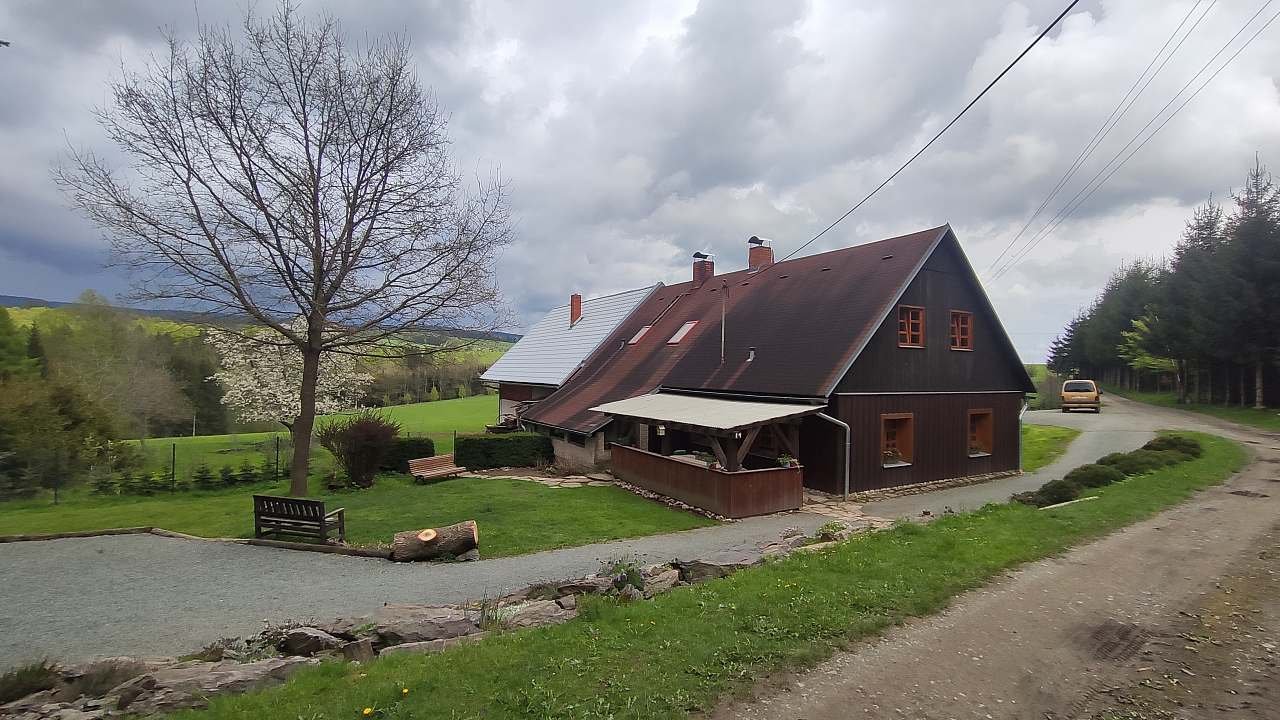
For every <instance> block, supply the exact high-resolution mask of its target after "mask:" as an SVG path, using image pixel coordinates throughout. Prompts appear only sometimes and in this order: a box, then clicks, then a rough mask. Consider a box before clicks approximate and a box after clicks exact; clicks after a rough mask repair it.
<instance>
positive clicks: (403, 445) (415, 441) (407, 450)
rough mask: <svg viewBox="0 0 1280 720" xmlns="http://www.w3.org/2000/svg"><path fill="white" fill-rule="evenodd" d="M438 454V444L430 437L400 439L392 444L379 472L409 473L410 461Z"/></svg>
mask: <svg viewBox="0 0 1280 720" xmlns="http://www.w3.org/2000/svg"><path fill="white" fill-rule="evenodd" d="M435 454H436V443H435V441H434V440H432V439H431V438H429V437H399V438H396V439H395V442H394V443H392V444H391V448H390V449H389V450H388V451H387V456H386V457H384V458H383V459H382V465H381V467H379V468H378V469H379V470H386V471H388V472H399V473H407V472H409V461H410V460H417V459H418V458H426V457H431V456H433V455H435Z"/></svg>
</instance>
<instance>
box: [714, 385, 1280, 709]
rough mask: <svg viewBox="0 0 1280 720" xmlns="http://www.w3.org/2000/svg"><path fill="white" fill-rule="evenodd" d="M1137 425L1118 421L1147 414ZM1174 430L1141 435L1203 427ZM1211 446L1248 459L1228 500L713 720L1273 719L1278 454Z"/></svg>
mask: <svg viewBox="0 0 1280 720" xmlns="http://www.w3.org/2000/svg"><path fill="white" fill-rule="evenodd" d="M1124 405H1125V403H1123V402H1117V403H1115V406H1114V407H1112V408H1111V409H1112V410H1113V411H1114V410H1115V409H1117V408H1120V407H1123V406H1124ZM1134 410H1135V412H1134V413H1129V412H1123V413H1115V416H1117V417H1124V416H1129V417H1131V418H1132V419H1133V421H1134V422H1137V421H1138V420H1139V419H1140V418H1138V417H1134V415H1135V414H1141V415H1146V413H1137V412H1136V409H1134ZM1173 415H1180V414H1179V413H1173V414H1170V413H1169V412H1168V411H1159V412H1152V413H1151V421H1152V422H1155V423H1156V426H1158V427H1185V426H1192V427H1203V426H1204V425H1205V423H1204V422H1203V421H1201V420H1200V419H1198V418H1196V417H1193V416H1183V417H1174V416H1173ZM1106 416H1107V412H1106V411H1104V412H1103V417H1104V418H1105V417H1106ZM1093 419H1094V418H1093V417H1092V416H1089V417H1087V418H1084V419H1082V420H1079V421H1075V420H1073V422H1085V423H1087V422H1089V421H1090V420H1093ZM1148 426H1150V425H1148ZM1111 432H1115V430H1112V431H1111ZM1219 434H1224V435H1226V434H1231V435H1234V436H1235V437H1237V438H1239V439H1241V440H1244V441H1246V442H1249V443H1251V445H1252V447H1253V448H1254V449H1255V450H1256V451H1257V453H1258V458H1257V461H1256V462H1254V463H1253V464H1252V465H1250V466H1249V467H1248V468H1246V469H1245V470H1244V471H1243V472H1242V473H1240V474H1239V475H1237V476H1235V477H1234V478H1231V479H1230V480H1228V481H1227V482H1226V483H1225V484H1224V485H1221V486H1217V487H1213V488H1209V489H1206V490H1204V491H1203V492H1200V493H1197V494H1196V495H1195V496H1194V497H1193V498H1192V499H1191V500H1189V501H1188V502H1186V503H1184V504H1182V505H1180V506H1178V507H1176V508H1173V509H1171V510H1168V511H1166V512H1164V513H1161V514H1159V515H1157V516H1155V517H1153V518H1151V519H1149V520H1147V521H1144V522H1141V523H1137V524H1135V525H1132V526H1130V527H1128V528H1125V529H1123V530H1121V531H1118V532H1116V533H1113V534H1111V535H1109V536H1107V537H1105V538H1102V539H1101V540H1098V541H1097V542H1094V543H1091V544H1088V545H1084V546H1081V547H1078V548H1076V549H1074V550H1071V551H1070V552H1067V553H1065V554H1064V555H1063V556H1061V557H1056V558H1050V559H1047V560H1043V561H1040V562H1036V563H1032V564H1029V565H1027V566H1024V567H1021V568H1019V569H1017V570H1015V571H1013V572H1011V573H1009V575H1008V576H1006V577H1005V578H1004V579H1002V580H1000V581H998V582H996V583H994V584H992V585H990V586H987V587H984V588H981V589H979V590H975V591H973V592H970V593H968V594H966V595H964V596H962V597H960V598H958V599H957V600H956V601H955V602H954V603H953V605H952V606H951V608H950V609H948V610H947V611H945V612H943V613H940V614H938V615H935V616H932V617H928V618H922V619H919V620H913V621H910V622H908V623H906V624H905V625H903V626H901V627H898V628H895V629H893V630H891V631H889V632H888V633H886V634H885V635H884V636H883V637H882V638H880V639H878V640H874V641H871V642H868V643H866V644H865V645H863V646H861V647H859V648H857V649H855V650H853V651H850V652H843V653H838V654H837V655H836V656H835V657H833V658H832V659H831V660H829V661H827V662H825V663H822V664H821V665H819V666H818V667H816V668H814V669H813V670H811V671H809V672H806V673H802V674H799V675H796V676H792V677H786V678H778V679H777V680H776V681H775V682H774V683H772V685H768V686H765V685H762V687H761V694H762V696H761V697H760V698H759V699H757V700H755V701H751V702H743V703H734V704H729V705H727V706H725V707H722V708H720V710H719V711H718V712H716V713H715V714H714V715H713V718H714V719H715V720H728V719H729V718H735V719H737V718H769V720H801V719H803V720H837V719H840V720H844V719H845V718H867V719H868V720H876V719H881V720H899V719H901V718H917V719H921V720H933V719H937V720H943V719H950V720H956V719H965V720H968V719H974V720H981V719H986V720H992V719H998V720H1005V719H1008V720H1024V719H1026V718H1036V719H1039V720H1067V719H1071V720H1086V719H1088V720H1104V719H1105V720H1118V719H1119V718H1149V719H1150V720H1155V719H1156V718H1162V719H1163V718H1169V719H1172V718H1180V719H1184V720H1191V719H1196V720H1210V719H1211V718H1212V719H1217V718H1259V719H1261V718H1267V719H1269V720H1276V719H1277V718H1280V683H1277V682H1276V679H1277V676H1278V673H1277V670H1276V668H1277V666H1278V664H1280V651H1278V650H1277V645H1276V634H1275V633H1276V632H1277V631H1278V630H1280V568H1278V567H1277V564H1276V563H1277V560H1276V558H1277V555H1276V554H1275V553H1276V552H1277V551H1280V545H1278V543H1280V525H1278V524H1277V518H1278V517H1280V485H1277V483H1280V477H1278V473H1277V468H1280V464H1278V463H1280V441H1278V440H1277V436H1276V434H1274V433H1252V432H1243V431H1231V432H1229V433H1228V432H1220V431H1219Z"/></svg>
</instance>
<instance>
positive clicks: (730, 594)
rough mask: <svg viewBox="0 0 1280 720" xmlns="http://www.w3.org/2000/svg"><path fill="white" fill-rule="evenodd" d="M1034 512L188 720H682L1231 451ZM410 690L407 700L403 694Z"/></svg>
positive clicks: (1182, 489)
mask: <svg viewBox="0 0 1280 720" xmlns="http://www.w3.org/2000/svg"><path fill="white" fill-rule="evenodd" d="M1197 437H1199V438H1200V439H1201V441H1202V442H1203V443H1204V444H1205V455H1204V457H1202V458H1200V459H1197V460H1193V461H1189V462H1186V463H1182V464H1179V465H1176V466H1173V467H1169V468H1165V469H1163V470H1160V471H1158V472H1156V473H1152V474H1150V475H1147V476H1143V477H1139V478H1135V479H1132V480H1129V481H1127V482H1124V483H1121V484H1118V485H1113V486H1110V487H1107V488H1104V489H1101V490H1098V491H1093V492H1096V494H1097V495H1098V496H1099V497H1100V499H1099V500H1097V501H1094V502H1088V503H1078V504H1074V505H1070V506H1067V507H1063V508H1057V509H1054V510H1048V511H1041V510H1035V509H1032V508H1029V507H1026V506H1023V505H1016V504H1005V505H989V506H987V507H985V508H983V509H982V510H979V511H978V512H975V513H969V514H962V515H956V516H950V517H945V518H942V519H939V520H937V521H935V522H933V523H930V524H928V525H917V524H913V523H903V524H899V525H898V526H895V527H894V528H893V529H892V530H889V531H885V532H880V533H874V534H869V535H864V536H861V537H858V538H855V539H854V540H852V541H850V542H848V543H844V544H841V545H839V546H837V547H835V548H833V549H830V550H826V551H822V552H818V553H814V554H803V555H796V556H792V557H790V558H787V559H785V560H781V561H777V562H772V563H769V564H767V565H765V566H763V567H760V568H755V569H751V570H746V571H742V572H739V573H737V574H735V575H733V576H731V577H729V578H726V579H723V580H717V581H712V582H709V583H705V584H702V585H697V586H694V587H689V588H681V589H677V590H675V591H673V592H670V593H667V594H665V595H662V596H659V597H658V598H657V599H655V600H653V601H649V602H639V603H631V604H626V605H620V604H616V603H615V602H614V601H612V600H608V599H596V598H589V599H587V600H585V601H584V602H583V605H582V607H583V611H582V616H581V617H580V618H579V619H578V620H576V621H573V622H570V623H567V624H564V625H559V626H555V627H547V628H537V629H532V630H526V631H521V632H513V633H503V634H498V635H495V636H493V637H490V638H488V639H486V640H484V641H482V642H479V643H474V644H468V645H462V646H459V647H457V648H454V649H451V650H449V651H447V652H445V653H442V654H438V655H413V654H404V655H397V656H390V657H387V658H385V659H379V660H376V661H374V662H372V663H365V664H361V665H349V664H343V663H340V662H332V661H331V662H327V663H324V664H322V665H320V666H318V667H315V668H308V669H304V670H302V671H301V672H299V673H298V674H297V675H296V676H295V677H294V678H293V679H292V680H291V681H290V682H288V683H286V684H285V685H284V686H282V687H280V688H275V689H272V690H267V691H264V692H258V693H251V694H248V695H241V696H229V697H220V698H215V699H214V700H213V703H212V706H211V707H210V709H209V710H207V711H201V712H195V711H193V712H187V713H182V714H180V715H179V717H181V718H184V719H186V720H197V719H199V720H229V719H231V718H245V719H248V718H264V717H280V718H285V717H287V718H308V720H326V719H328V720H338V719H347V718H352V719H354V718H358V717H360V715H361V712H362V708H365V707H370V708H373V709H374V712H373V713H371V714H372V715H374V716H376V717H378V718H458V719H461V718H539V719H548V718H566V719H567V718H574V719H579V720H585V719H588V718H616V719H619V720H621V719H623V718H632V719H640V718H679V717H685V716H686V715H688V714H691V713H693V714H697V713H702V712H706V711H708V710H710V709H711V708H713V707H714V706H715V705H716V703H717V702H718V701H720V700H722V699H723V698H725V697H726V696H727V695H730V694H732V693H734V692H741V691H743V690H745V689H746V688H748V687H750V686H751V685H752V684H754V683H756V682H758V681H759V679H760V678H762V677H765V676H767V675H768V674H770V673H773V672H779V671H787V670H796V669H802V668H806V667H811V666H813V665H814V664H815V663H817V662H819V661H820V660H822V659H823V658H825V657H827V656H829V655H830V654H831V653H832V652H834V651H835V650H837V649H839V648H841V647H844V646H846V645H847V644H848V643H850V642H852V641H854V640H857V639H860V638H864V637H867V636H870V635H873V634H875V633H877V632H879V631H881V630H883V629H885V628H887V627H889V626H891V625H893V624H895V623H899V622H901V621H902V620H904V619H905V618H908V617H911V616H915V615H925V614H929V613H934V612H937V611H938V610H941V609H942V608H944V607H945V606H946V605H947V604H948V603H949V602H950V600H951V598H953V597H955V596H956V595H957V594H959V593H962V592H964V591H966V590H969V589H972V588H975V587H978V586H981V585H983V584H985V583H987V582H989V581H990V580H991V579H993V578H994V577H996V576H997V575H999V574H1000V573H1002V572H1004V571H1006V570H1008V569H1009V568H1012V567H1015V566H1017V565H1020V564H1022V563H1025V562H1029V561H1032V560H1037V559H1040V558H1043V557H1046V556H1048V555H1053V554H1055V553H1059V552H1062V551H1063V550H1065V549H1066V548H1068V547H1070V546H1072V545H1074V544H1078V543H1081V542H1085V541H1088V540H1090V539H1092V538H1095V537H1098V536H1099V535H1102V534H1104V533H1107V532H1110V531H1112V530H1114V529H1116V528H1119V527H1122V526H1124V525H1127V524H1129V523H1132V522H1135V521H1137V520H1140V519H1142V518H1145V517H1148V516H1150V515H1152V514H1153V513H1156V512H1158V511H1160V510H1162V509H1164V508H1167V507H1169V506H1170V505H1173V504H1175V503H1177V502H1180V501H1182V500H1184V499H1186V498H1187V497H1188V496H1190V495H1191V494H1192V493H1193V492H1195V491H1196V490H1198V489H1200V488H1203V487H1206V486H1208V485H1212V484H1215V483H1218V482H1221V481H1222V480H1223V479H1225V478H1226V477H1227V476H1229V475H1230V474H1231V473H1232V472H1234V471H1235V470H1237V469H1238V468H1240V467H1241V466H1242V465H1243V464H1244V462H1245V459H1246V454H1245V452H1244V451H1243V450H1242V449H1241V448H1240V447H1239V446H1238V445H1236V444H1235V443H1232V442H1230V441H1227V440H1224V439H1221V438H1216V437H1211V436H1206V435H1199V436H1197ZM405 689H407V690H408V692H407V693H405V692H403V691H404V690H405Z"/></svg>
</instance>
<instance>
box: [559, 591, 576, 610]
mask: <svg viewBox="0 0 1280 720" xmlns="http://www.w3.org/2000/svg"><path fill="white" fill-rule="evenodd" d="M556 604H557V605H559V606H560V607H562V608H564V609H565V610H577V609H578V596H577V595H565V596H564V597H562V598H557V599H556Z"/></svg>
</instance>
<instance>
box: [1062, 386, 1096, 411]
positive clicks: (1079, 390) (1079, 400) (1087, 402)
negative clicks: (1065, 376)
mask: <svg viewBox="0 0 1280 720" xmlns="http://www.w3.org/2000/svg"><path fill="white" fill-rule="evenodd" d="M1071 410H1092V411H1094V412H1095V413H1097V412H1102V391H1101V390H1099V389H1098V384H1097V383H1095V382H1094V381H1092V380H1068V381H1066V382H1064V383H1062V412H1069V411H1071Z"/></svg>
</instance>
